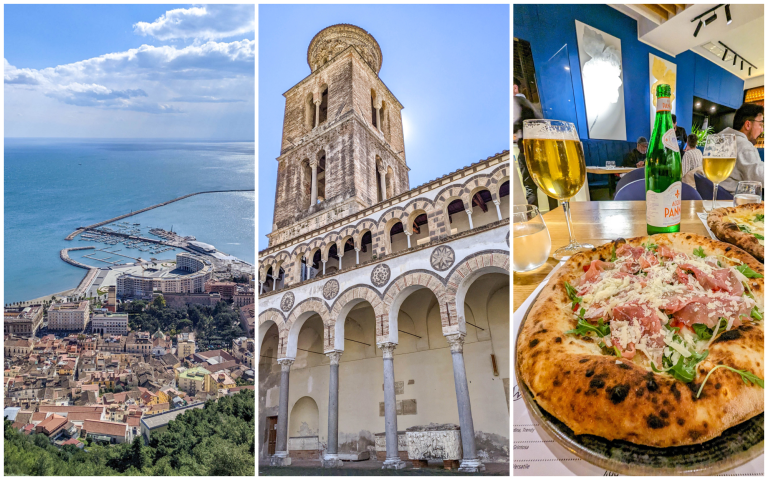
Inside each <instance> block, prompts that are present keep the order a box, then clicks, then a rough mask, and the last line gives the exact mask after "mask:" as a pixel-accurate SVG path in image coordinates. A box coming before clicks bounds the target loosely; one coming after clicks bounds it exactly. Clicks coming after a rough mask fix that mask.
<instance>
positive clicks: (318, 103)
mask: <svg viewBox="0 0 768 480" xmlns="http://www.w3.org/2000/svg"><path fill="white" fill-rule="evenodd" d="M312 103H314V104H315V105H320V104H321V103H323V99H322V98H321V99H320V100H312Z"/></svg>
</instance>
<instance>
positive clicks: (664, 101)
mask: <svg viewBox="0 0 768 480" xmlns="http://www.w3.org/2000/svg"><path fill="white" fill-rule="evenodd" d="M670 94H671V88H670V87H669V85H666V84H661V85H659V86H658V87H656V98H657V100H656V119H655V121H654V122H653V133H652V134H651V141H650V143H649V144H648V153H647V154H646V158H645V218H646V224H647V226H648V234H649V235H653V234H655V233H672V232H679V231H680V205H681V200H682V191H683V188H682V185H683V184H682V162H681V161H680V148H679V147H678V146H677V137H676V135H675V127H674V125H673V123H672V114H671V110H672V102H671V101H670V96H671V95H670Z"/></svg>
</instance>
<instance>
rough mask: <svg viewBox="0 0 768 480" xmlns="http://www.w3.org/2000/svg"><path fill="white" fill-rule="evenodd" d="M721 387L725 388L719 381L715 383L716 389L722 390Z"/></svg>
mask: <svg viewBox="0 0 768 480" xmlns="http://www.w3.org/2000/svg"><path fill="white" fill-rule="evenodd" d="M721 388H723V386H722V385H721V384H719V383H716V384H715V389H717V390H720V389H721Z"/></svg>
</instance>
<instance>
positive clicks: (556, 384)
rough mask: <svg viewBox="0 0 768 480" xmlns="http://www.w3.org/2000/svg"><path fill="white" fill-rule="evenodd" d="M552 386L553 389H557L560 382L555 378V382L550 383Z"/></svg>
mask: <svg viewBox="0 0 768 480" xmlns="http://www.w3.org/2000/svg"><path fill="white" fill-rule="evenodd" d="M552 386H555V387H559V386H560V380H559V379H557V378H556V379H555V380H554V381H553V382H552Z"/></svg>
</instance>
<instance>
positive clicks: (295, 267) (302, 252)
mask: <svg viewBox="0 0 768 480" xmlns="http://www.w3.org/2000/svg"><path fill="white" fill-rule="evenodd" d="M308 253H309V245H307V244H306V243H303V244H301V245H299V246H298V247H296V248H294V249H293V252H291V259H292V260H291V265H290V272H287V274H288V275H290V276H289V277H288V278H287V280H289V283H288V284H289V285H295V284H297V283H300V282H301V259H302V258H303V257H305V256H307V254H308Z"/></svg>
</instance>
